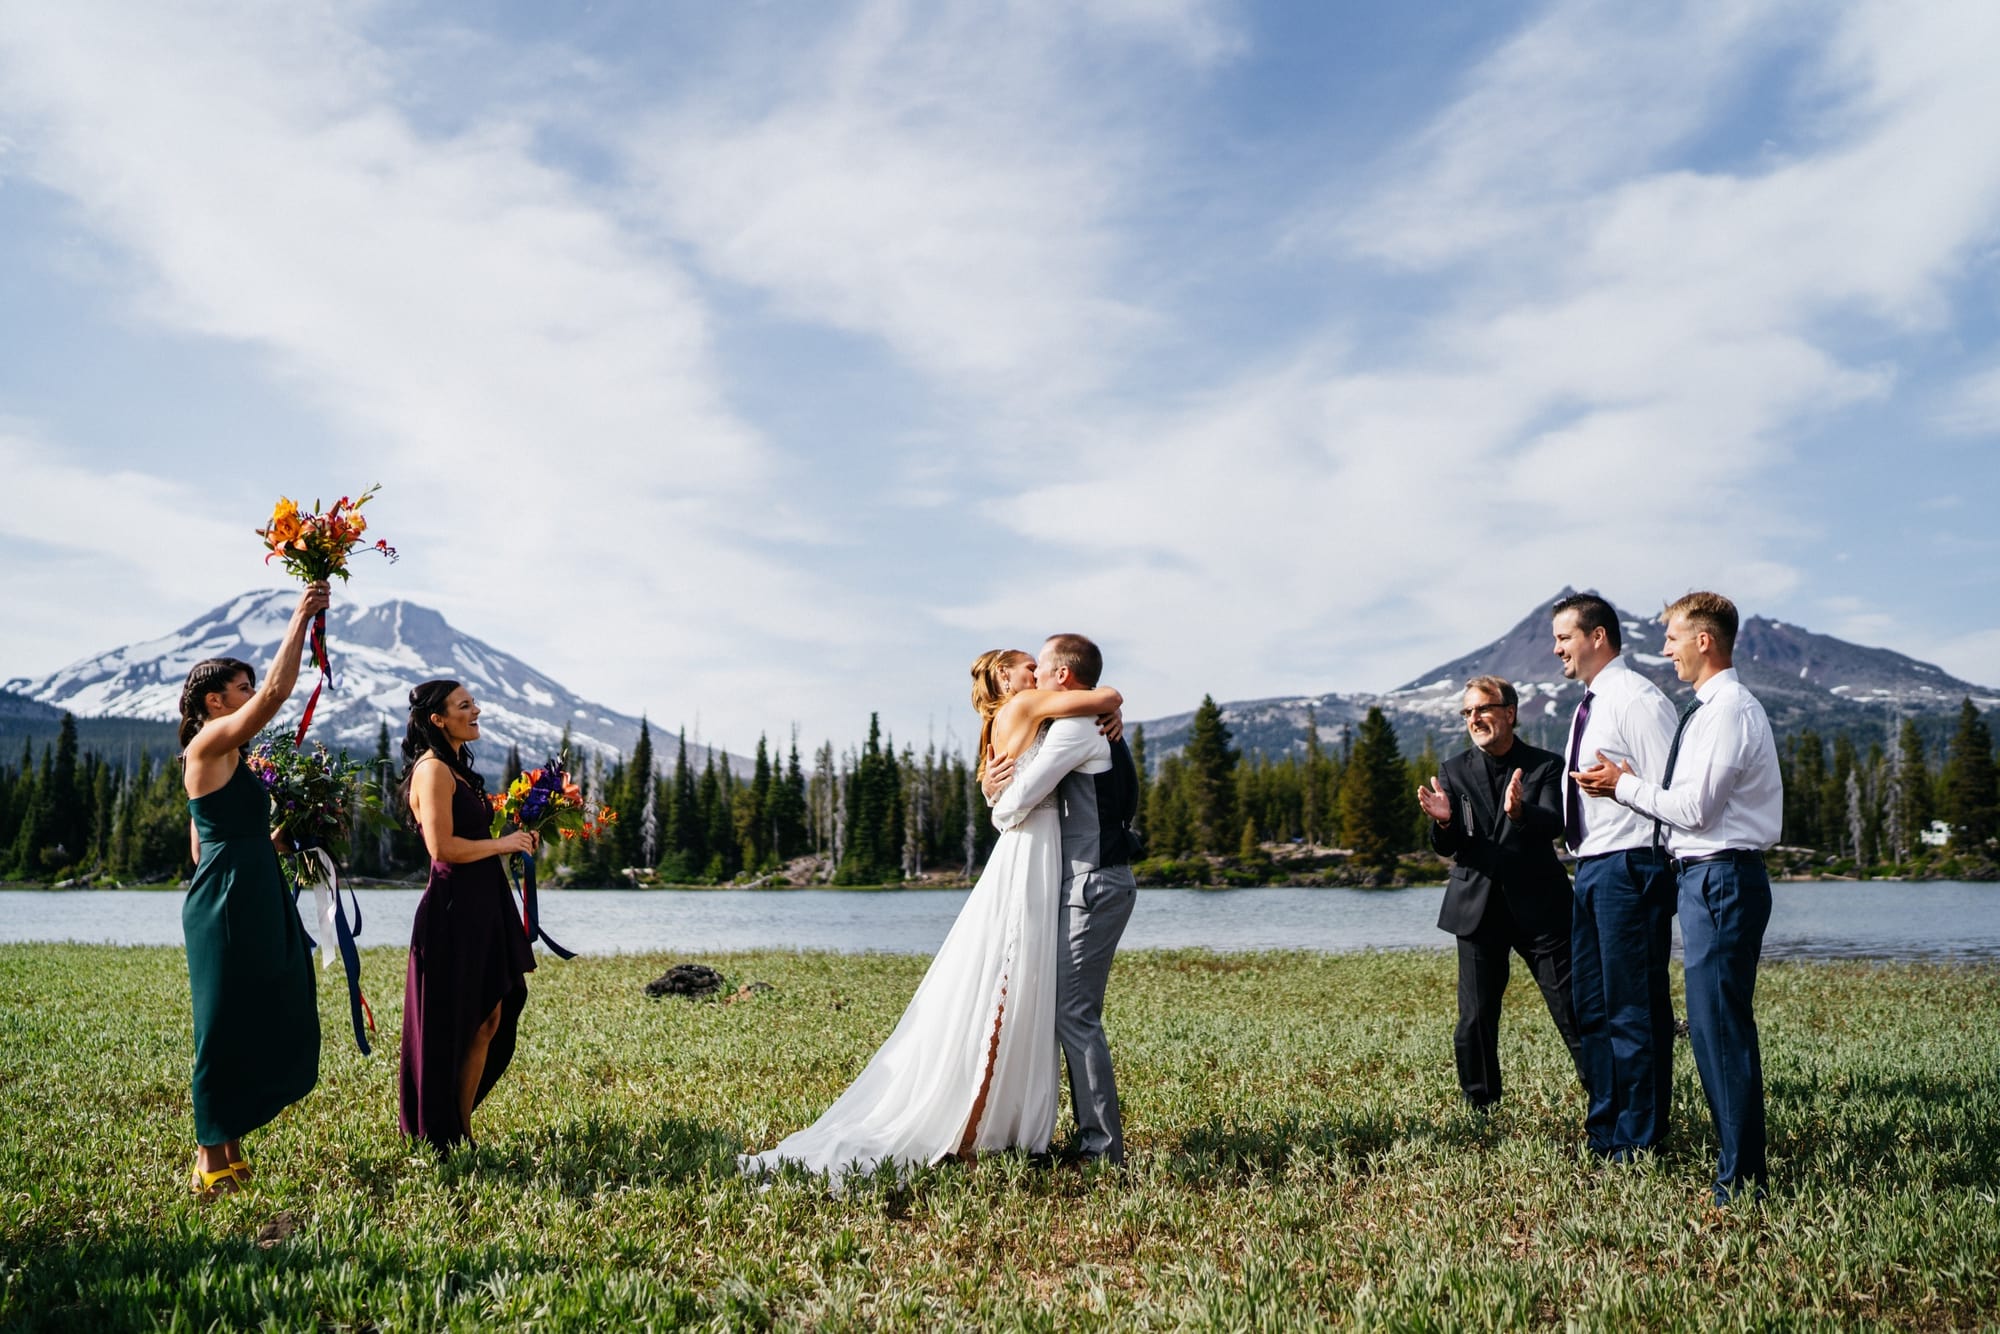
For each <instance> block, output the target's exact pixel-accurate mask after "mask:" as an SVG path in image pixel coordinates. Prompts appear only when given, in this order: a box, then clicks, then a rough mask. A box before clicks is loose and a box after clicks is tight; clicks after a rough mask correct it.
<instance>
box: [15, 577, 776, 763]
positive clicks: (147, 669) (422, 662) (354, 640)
mask: <svg viewBox="0 0 2000 1334" xmlns="http://www.w3.org/2000/svg"><path fill="white" fill-rule="evenodd" d="M297 602H298V594H297V593H296V592H295V591H287V590H279V589H272V590H266V591H261V592H251V593H245V594H242V595H241V596H239V597H235V598H232V599H230V600H229V601H228V602H226V603H224V604H223V605H221V606H220V607H217V608H216V609H215V610H213V611H211V612H209V613H207V614H206V615H203V616H199V617H197V618H196V619H194V620H193V621H190V622H189V623H188V624H186V625H184V626H182V627H181V628H180V629H178V630H176V631H174V632H173V633H172V634H170V635H163V636H161V637H159V638H157V639H149V640H145V641H144V642H141V643H137V644H128V645H126V646H124V647H123V648H116V649H110V650H107V651H105V652H103V653H99V654H97V655H95V656H93V657H89V658H85V659H83V660H82V661H81V662H76V663H72V664H70V665H69V666H67V667H65V668H63V669H62V670H60V671H57V672H52V673H50V674H49V675H48V676H45V677H42V678H40V679H29V678H26V677H17V678H15V679H13V680H10V681H7V682H6V683H5V685H4V688H5V689H7V690H11V691H14V692H15V693H17V694H20V695H23V696H26V697H27V698H29V699H33V700H37V701H39V702H41V703H44V704H48V705H51V706H53V707H56V708H60V709H67V710H68V711H69V712H71V713H74V714H76V715H77V716H78V717H118V718H145V719H152V720H156V721H161V722H172V721H174V720H175V719H177V718H178V717H179V716H180V690H181V683H182V682H183V681H184V680H185V679H186V678H187V673H188V669H189V668H190V667H192V666H194V664H195V663H197V662H199V661H201V660H202V659H203V658H241V659H242V660H244V661H245V662H248V663H251V664H252V665H253V666H255V667H256V668H257V670H258V672H259V673H261V672H263V670H264V669H265V668H266V667H267V666H268V665H269V664H270V661H271V658H272V655H273V654H275V653H276V652H277V648H278V645H279V643H280V642H282V640H283V639H284V634H285V627H286V626H287V625H288V624H289V623H290V621H291V616H292V608H293V607H294V606H296V605H297ZM327 642H328V646H329V651H330V653H331V656H332V660H333V669H334V678H335V684H334V685H333V686H332V687H330V688H329V689H328V690H327V691H325V692H323V693H322V694H321V696H320V701H319V705H318V710H317V712H316V713H315V714H314V717H313V736H314V737H316V738H317V739H319V740H322V741H325V742H326V743H327V744H328V745H331V746H344V747H346V748H347V749H348V750H350V751H359V750H364V749H365V750H372V749H373V748H374V745H375V740H376V736H377V733H378V730H379V729H380V727H381V726H382V725H383V724H384V723H387V724H388V726H389V733H390V736H391V738H392V739H396V740H400V738H401V736H402V733H403V726H404V722H405V720H406V719H407V717H408V714H409V691H410V688H411V687H412V686H414V685H416V684H417V683H419V682H421V681H427V680H432V679H434V678H438V677H448V678H452V679H455V680H459V681H463V682H465V684H466V685H467V687H469V688H470V689H471V691H472V693H473V695H474V697H475V698H476V699H477V700H478V701H479V706H480V710H481V717H480V720H479V723H480V731H481V733H482V736H481V739H480V742H479V744H478V746H477V753H478V755H479V758H480V763H481V765H482V767H487V768H490V769H492V770H494V771H496V772H497V771H498V769H499V766H500V764H501V762H502V761H503V760H504V759H505V757H506V754H507V748H508V747H509V746H510V745H518V746H519V747H520V748H521V755H522V757H523V759H525V760H528V761H530V762H533V761H535V760H539V759H541V758H543V757H544V756H546V755H547V754H550V753H552V752H553V751H554V750H555V749H556V748H557V747H558V746H559V745H560V744H561V740H562V734H563V728H564V726H565V725H568V726H569V728H570V731H571V746H572V748H573V752H574V755H575V757H576V758H579V759H580V758H583V757H585V756H589V755H596V756H599V757H602V758H603V759H604V760H606V761H607V762H609V761H610V760H613V759H616V758H617V757H619V756H620V755H625V754H629V753H630V752H631V750H632V747H633V746H634V745H635V744H636V743H637V741H638V738H639V720H638V719H637V718H634V717H631V716H630V715H628V714H623V713H619V712H617V711H616V710H614V709H609V708H606V707H605V706H604V705H601V704H597V703H595V702H593V701H590V700H585V699H582V698H580V697H578V696H577V695H575V694H574V693H572V692H571V691H569V690H568V689H566V688H565V687H564V686H563V685H562V684H561V683H560V682H558V681H556V680H554V679H552V678H551V677H549V676H547V675H545V674H544V673H542V672H539V671H536V670H535V669H534V668H533V667H530V666H529V665H528V664H527V663H525V662H522V661H521V660H520V659H519V658H516V657H514V656H512V655H511V654H507V653H503V652H501V651H500V650H498V649H496V648H494V647H492V646H491V645H489V644H486V643H484V642H482V641H481V640H479V639H476V638H474V637H472V636H471V635H468V634H465V633H463V632H462V631H459V630H456V629H454V628H453V627H452V626H451V625H450V624H449V623H448V622H447V621H446V620H445V619H444V617H443V616H441V615H439V614H438V613H437V612H435V611H433V610H431V609H430V608H428V607H423V606H419V605H418V604H416V603H413V602H406V601H402V600H400V599H399V600H396V601H392V602H383V603H378V604H376V605H374V606H362V605H359V604H356V603H351V602H338V603H335V604H334V607H333V609H332V610H331V611H330V612H329V613H328V614H327ZM314 679H315V677H314V672H313V669H312V667H311V665H310V662H308V663H307V665H306V667H305V668H304V670H303V671H302V672H301V674H300V680H299V688H298V690H297V691H296V692H295V693H294V694H293V696H292V699H291V700H290V702H288V703H287V705H286V706H285V708H284V709H283V710H282V711H281V712H280V714H279V720H280V721H281V722H296V721H297V719H298V717H299V713H300V711H301V710H302V709H303V708H304V706H305V700H306V697H307V695H309V694H310V693H311V690H312V682H313V680H314ZM653 738H654V742H653V744H654V748H655V753H656V754H661V755H664V756H668V757H670V756H671V754H672V749H673V747H674V746H675V745H676V744H677V743H678V741H679V737H678V736H677V735H676V734H675V733H672V732H666V731H661V730H659V729H655V730H654V732H653ZM706 755H707V749H706V748H705V747H699V746H690V747H689V758H690V760H691V761H692V762H694V763H696V764H699V763H701V762H702V761H703V760H704V759H705V758H706ZM716 756H717V758H718V759H720V760H724V761H725V762H730V763H733V764H735V765H737V766H738V767H739V768H741V767H743V766H744V765H745V761H743V760H741V759H740V758H737V757H732V756H727V755H725V754H723V753H722V752H720V751H718V752H716Z"/></svg>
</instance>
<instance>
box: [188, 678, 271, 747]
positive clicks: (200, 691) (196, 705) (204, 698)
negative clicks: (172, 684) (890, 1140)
mask: <svg viewBox="0 0 2000 1334" xmlns="http://www.w3.org/2000/svg"><path fill="white" fill-rule="evenodd" d="M239 673H241V674H243V675H246V676H248V677H249V678H250V684H251V686H252V687H255V686H256V684H257V669H256V668H255V667H252V666H251V665H250V664H249V663H247V662H244V661H243V660H242V659H240V658H203V659H202V660H201V661H200V662H198V663H196V664H195V665H194V666H193V667H191V668H189V669H188V675H187V683H186V684H185V685H183V686H182V687H181V749H182V750H186V749H187V748H188V743H189V742H190V741H193V740H194V734H195V733H196V732H199V731H200V730H201V728H202V724H203V723H206V722H207V721H208V697H209V696H210V695H213V694H219V693H221V692H222V691H224V690H226V689H228V687H229V683H230V682H231V681H233V680H235V679H236V677H237V675H238V674H239Z"/></svg>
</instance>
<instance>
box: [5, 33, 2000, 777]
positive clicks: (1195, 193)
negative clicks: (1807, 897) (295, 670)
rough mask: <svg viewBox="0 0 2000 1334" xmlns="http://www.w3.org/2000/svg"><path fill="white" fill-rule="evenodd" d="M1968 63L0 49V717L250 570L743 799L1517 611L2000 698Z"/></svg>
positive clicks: (1807, 54) (442, 43)
mask: <svg viewBox="0 0 2000 1334" xmlns="http://www.w3.org/2000/svg"><path fill="white" fill-rule="evenodd" d="M1995 49H2000V9H1996V8H1995V7H1992V6H1983V5H1971V4H1968V5H1957V6H1955V5H1937V6H1924V7H1914V8H1913V7H1909V6H1905V5H1901V4H1896V3H1879V4H1871V3H1853V4H1848V5H1843V6H1839V7H1835V8H1832V9H1829V8H1827V7H1825V6H1821V5H1817V4H1804V3H1719V4H1718V3H1709V4H1698V5H1686V6H1678V5H1670V4H1662V5H1647V6H1614V5H1605V4H1565V3H1557V4H1552V5H1534V4H1525V5H1486V6H1460V7H1446V6H1411V5H1388V4H1382V5H1360V4H1335V3H1327V4H1269V5H1258V4H1239V3H1226V2H1224V0H1213V2H1210V0H1079V2H1078V3H1073V4H1068V5H1045V4H1018V5H1006V4H994V3H983V4H961V3H952V2H951V0H937V2H935V3H926V4H915V3H907V4H904V3H887V2H884V3H866V2H864V3H847V4H830V3H801V4H784V3H755V4H748V3H746V4H741V5H714V4H671V5H670V4H641V3H633V4H588V5H584V4H572V3H564V4H487V5H457V6H451V7H442V6H438V7H425V6H419V5H412V4H399V3H382V4H374V5H356V4H323V5H321V4H310V3H299V4H288V5H283V6H271V5H262V4H250V3H243V4H234V3H227V2H224V0H217V2H215V3H201V4H185V5H183V4H173V3H157V4H144V5H140V4H132V3H125V4H101V3H95V0H66V3H64V4H63V5H60V6H27V5H20V6H11V5H10V6H8V7H7V10H6V19H5V22H0V348H4V353H5V355H4V356H0V477H4V478H5V479H6V490H7V492H8V496H7V499H6V501H5V503H4V504H0V564H4V567H5V572H6V577H5V578H4V579H3V580H0V624H4V625H5V627H6V633H5V635H4V638H0V676H14V675H36V674H40V673H43V672H46V671H50V670H53V669H54V668H57V667H59V666H62V665H64V664H65V663H67V662H70V661H72V660H74V659H76V658H78V657H81V656H84V655H86V654H88V653H91V652H94V651H97V650H99V649H102V648H106V647H109V646H111V645H114V644H119V643H123V642H127V641H130V640H134V639H139V638H144V637H150V636H152V635H155V634H158V633H161V632H163V631H165V630H167V629H170V628H172V627H173V626H175V625H178V624H180V623H181V622H183V621H185V620H187V619H190V618H192V617H193V616H194V615H196V614H198V613H200V612H201V611H203V610H206V609H207V608H209V607H211V606H214V605H216V604H218V603H220V602H222V601H224V600H225V599H227V598H228V597H230V596H231V595H233V594H235V593H237V592H239V591H241V590H243V589H245V588H249V587H255V586H261V585H263V584H266V583H268V582H269V580H268V579H267V577H266V575H265V572H264V571H263V569H262V568H261V566H260V565H259V564H258V556H257V548H256V544H255V539H254V538H253V537H252V536H251V535H250V532H249V530H250V529H251V528H252V527H254V526H255V525H256V524H257V523H258V522H259V521H260V520H261V518H262V516H263V515H264V514H265V513H266V512H268V506H269V504H270V502H271V500H272V498H273V497H275V496H276V495H277V494H278V493H280V492H284V493H287V494H291V495H293V496H295V497H302V498H306V499H310V498H312V497H313V496H314V495H324V496H328V497H330V496H331V495H333V494H338V493H339V492H342V491H351V490H356V489H359V488H360V487H362V486H365V485H366V484H368V483H369V482H373V481H380V482H381V483H382V484H383V488H384V490H383V496H382V499H381V501H380V502H379V505H378V507H377V508H376V509H375V510H374V511H373V513H374V515H375V519H376V527H377V531H379V532H380V533H382V534H384V535H386V536H388V537H389V538H390V539H391V540H392V541H394V542H396V543H397V544H398V545H399V546H401V547H402V548H403V550H404V552H405V553H406V554H405V557H404V559H403V560H402V561H401V562H400V563H399V564H397V565H395V566H393V567H381V568H369V567H364V568H363V569H361V571H360V572H359V574H358V576H357V578H356V580H355V583H354V585H353V586H352V588H351V590H346V591H343V594H342V595H343V596H345V595H349V593H350V592H351V595H352V596H355V597H358V598H361V599H364V600H371V601H372V600H379V599H382V598H387V597H409V598H413V599H416V600H418V601H422V602H425V603H427V604H430V605H433V606H436V607H438V608H439V609H440V610H442V611H443V612H444V613H445V614H446V615H447V616H448V617H449V618H450V619H451V620H452V621H453V622H454V623H456V624H458V625H459V626H461V627H463V628H464V629H466V630H468V631H470V632H472V633H474V634H476V635H479V636H480V637H482V638H484V639H487V640H489V641H490V642H492V643H494V644H496V645H498V646H500V647H502V648H505V649H507V650H509V651H511V652H514V653H517V654H519V655H521V656H522V657H525V658H527V659H528V660H529V661H531V662H533V663H535V664H536V665H537V666H538V667H541V668H542V669H544V670H546V671H548V672H550V673H551V674H553V675H555V676H556V677H558V678H559V679H561V680H563V681H564V682H566V683H567V684H569V685H571V686H572V687H573V688H575V689H577V690H579V691H581V692H582V693H584V694H586V695H588V696H591V697H594V698H597V699H600V700H602V701H604V702H606V703H609V704H612V705H614V706H617V707H621V708H625V709H629V710H631V711H634V712H637V711H640V710H644V711H647V712H649V713H650V714H651V715H652V716H653V717H655V718H657V719H661V720H663V721H665V722H667V723H668V724H670V725H671V724H678V723H680V722H683V721H685V722H687V723H689V724H691V725H693V724H697V723H698V725H699V727H700V730H701V733H702V734H703V736H704V737H705V738H707V739H711V740H715V741H718V742H722V743H726V744H728V745H730V746H732V747H734V748H736V749H738V750H743V749H746V748H747V747H748V746H749V745H751V744H753V742H754V737H755V735H756V734H757V733H758V732H759V731H769V732H771V733H772V734H773V735H781V734H783V733H784V732H785V731H786V730H787V729H788V727H789V725H790V724H791V723H792V722H794V721H796V722H797V723H798V724H800V725H801V727H802V729H803V731H804V733H805V735H806V737H807V738H808V739H811V738H816V737H820V736H833V737H835V738H836V739H838V740H842V741H848V740H852V739H854V738H855V737H856V736H857V735H858V734H859V733H860V731H861V730H862V729H863V728H865V725H866V715H867V713H868V711H870V710H875V709H879V710H880V711H881V712H882V713H883V715H884V718H885V721H886V722H887V723H888V724H889V725H890V726H891V728H892V729H893V730H894V731H895V732H896V734H897V735H898V736H899V737H901V738H905V739H912V740H916V741H918V742H919V743H921V742H922V740H923V739H924V738H925V737H926V736H927V735H934V736H936V737H938V738H939V739H940V740H942V739H944V738H945V737H946V736H947V735H950V736H952V737H955V738H959V739H962V738H963V737H964V736H965V735H966V734H967V733H968V732H969V731H970V730H971V718H970V712H969V709H968V707H967V706H966V704H965V690H964V685H965V677H964V671H965V665H966V663H968V662H969V661H970V659H971V658H972V657H973V656H974V655H975V654H976V653H977V652H978V651H980V650H981V649H984V648H986V647H990V646H994V645H1000V644H1022V645H1028V646H1032V644H1033V642H1034V641H1035V640H1036V639H1037V638H1038V637H1039V636H1040V635H1042V634H1043V633H1045V632H1048V631H1051V630H1057V629H1081V630H1084V631H1087V632H1092V633H1095V634H1096V635H1097V636H1098V638H1100V640H1101V641H1102V642H1103V643H1104V645H1105V648H1106V651H1107V655H1108V657H1109V659H1110V663H1111V671H1110V677H1111V679H1112V680H1113V681H1114V682H1115V683H1117V684H1119V685H1120V686H1121V687H1122V688H1124V689H1125V691H1126V693H1127V696H1128V699H1129V701H1130V710H1131V711H1132V712H1133V713H1134V714H1135V715H1136V716H1140V717H1145V716H1152V715H1157V714H1162V713H1169V712H1176V711H1179V710H1182V709H1185V708H1188V707H1190V706H1192V704H1193V703H1194V702H1196V701H1197V700H1198V699H1199V698H1200V696H1201V694H1202V693H1203V692H1212V693H1214V694H1215V695H1216V696H1217V697H1218V698H1222V699H1240V698H1248V697H1255V696H1263V695H1275V694H1285V693H1292V692H1305V691H1322V690H1329V689H1340V690H1356V689H1381V688H1387V687H1390V686H1393V685H1396V684H1399V683H1401V682H1402V681H1404V680H1406V679H1408V678H1409V677H1411V676H1413V675H1415V674H1416V673H1418V672H1420V671H1422V670H1424V669H1426V668H1428V667H1430V666H1432V665H1434V664H1435V663H1437V662H1438V661H1440V660H1443V659H1446V658H1449V657H1451V656H1454V655H1456V654H1458V653H1460V652H1462V651H1464V650H1465V649H1466V648H1467V647H1470V646H1471V645H1472V644H1474V643H1477V642H1480V641H1482V640H1484V639H1486V638H1489V637H1491V636H1493V635H1495V634H1497V633H1499V632H1500V631H1501V630H1502V629H1504V628H1505V627H1506V626H1507V625H1509V624H1511V623H1512V622H1513V621H1514V620H1515V619H1516V618H1518V617H1519V616H1520V615H1521V614H1522V613H1523V612H1525V611H1526V610H1527V608H1528V607H1529V606H1530V605H1531V604H1532V603H1533V601H1534V600H1535V599H1538V598H1540V597H1542V596H1544V595H1546V594H1548V593H1550V592H1552V591H1553V590H1555V589H1557V588H1559V587H1560V586H1562V585H1563V584H1565V583H1573V584H1578V585H1595V586H1598V587H1600V588H1602V589H1604V590H1605V591H1607V592H1608V593H1610V594H1611V595H1612V596H1613V597H1615V598H1617V599H1618V600H1619V601H1621V602H1622V603H1625V604H1627V605H1629V606H1634V607H1641V608H1643V607H1647V606H1657V605H1659V604H1660V603H1661V602H1662V601H1664V600H1665V599H1667V598H1670V597H1672V596H1675V595H1677V594H1679V593H1681V592H1684V591H1686V590H1687V589H1688V588H1690V587H1695V586H1713V587H1718V588H1721V589H1722V590H1724V591H1726V592H1729V593H1731V594H1732V595H1733V596H1735V597H1736V598H1737V599H1738V601H1739V602H1740V603H1741V604H1742V605H1743V606H1744V607H1745V608H1746V610H1749V611H1754V612H1762V613H1765V614H1770V615H1775V616H1779V617H1781V618H1783V619H1786V620H1790V621H1794V622H1797V623H1799V624H1802V625H1805V626H1808V627H1810V628H1813V629H1817V630H1822V631H1826V632H1830V633H1834V634H1840V635H1843V636H1847V637H1850V638H1854V639H1857V640H1860V641H1862V642H1865V643H1875V644H1886V645H1889V646H1891V647H1894V648H1898V649H1901V650H1903V651H1905V652H1909V653H1913V654H1915V655H1917V656H1919V657H1923V658H1926V659H1930V660H1933V661H1936V662H1939V663H1941V664H1942V665H1943V666H1945V667H1946V668H1947V669H1949V670H1951V671H1952V672H1954V673H1956V674H1958V675H1961V676H1964V677H1966V678H1968V679H1971V680H1974V681H1977V682H1981V683H1985V684H1995V683H2000V573H1996V572H1997V571H2000V559H1996V556H2000V551H1997V550H1996V547H2000V539H1996V538H1995V536H1994V524H1993V520H1992V509H1993V504H1994V499H1995V497H1996V496H2000V462H1996V452H1995V446H1996V442H2000V328H1996V318H1995V317H1996V311H1997V310H2000V263H1996V260H2000V249H1996V236H2000V232H1996V225H2000V138H1996V136H1994V135H1993V134H1992V133H1991V126H1992V125H1994V124H1995V123H2000V84H1996V83H1995V81H1994V80H1992V79H1991V78H1990V77H1988V75H1989V71H1988V70H1987V69H1986V68H1985V66H1986V64H1987V60H1986V54H1987V53H1990V52H1991V51H1993V50H1995Z"/></svg>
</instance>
